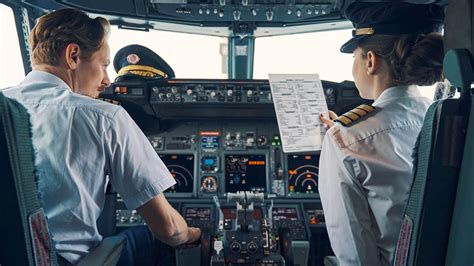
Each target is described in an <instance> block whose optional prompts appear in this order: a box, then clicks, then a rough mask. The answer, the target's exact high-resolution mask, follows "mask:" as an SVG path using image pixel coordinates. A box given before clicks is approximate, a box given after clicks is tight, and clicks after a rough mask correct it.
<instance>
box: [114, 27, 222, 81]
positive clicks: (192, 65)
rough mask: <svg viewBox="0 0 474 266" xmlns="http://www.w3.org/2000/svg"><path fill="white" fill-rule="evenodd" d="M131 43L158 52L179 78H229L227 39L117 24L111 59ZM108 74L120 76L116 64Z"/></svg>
mask: <svg viewBox="0 0 474 266" xmlns="http://www.w3.org/2000/svg"><path fill="white" fill-rule="evenodd" d="M129 44H140V45H143V46H146V47H148V48H150V49H151V50H153V51H155V52H156V53H157V54H158V55H160V56H161V57H162V58H163V59H164V60H165V61H166V62H167V63H168V64H169V65H170V66H171V67H172V68H173V70H174V72H175V74H176V78H227V59H225V58H226V57H227V39H226V38H222V37H213V36H204V35H197V34H185V33H177V32H166V31H156V30H152V31H150V32H144V31H135V30H124V29H118V28H117V27H116V26H113V27H112V30H111V33H110V37H109V46H110V59H111V62H113V58H114V56H115V54H116V53H117V51H118V50H120V48H122V47H124V46H127V45H129ZM108 73H109V77H110V78H111V79H112V80H113V79H114V78H115V77H116V76H117V74H116V73H115V70H114V67H113V65H112V64H111V65H110V67H109V68H108Z"/></svg>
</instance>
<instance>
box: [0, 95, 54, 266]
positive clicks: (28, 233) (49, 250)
mask: <svg viewBox="0 0 474 266" xmlns="http://www.w3.org/2000/svg"><path fill="white" fill-rule="evenodd" d="M0 147H1V149H0V172H1V173H2V175H1V179H2V181H1V184H2V185H1V186H0V217H2V219H0V231H1V232H2V237H1V238H0V247H2V248H0V264H1V265H56V264H57V262H56V255H55V253H54V251H53V247H52V245H51V237H50V235H49V230H48V224H47V222H46V218H45V216H44V213H43V209H42V208H41V204H40V201H39V197H38V188H37V183H36V178H35V173H34V153H33V148H32V144H31V133H30V123H29V116H28V113H27V111H26V109H25V108H24V107H23V106H22V105H20V104H19V103H18V102H16V101H15V100H12V99H8V98H6V97H4V95H3V94H2V93H1V92H0Z"/></svg>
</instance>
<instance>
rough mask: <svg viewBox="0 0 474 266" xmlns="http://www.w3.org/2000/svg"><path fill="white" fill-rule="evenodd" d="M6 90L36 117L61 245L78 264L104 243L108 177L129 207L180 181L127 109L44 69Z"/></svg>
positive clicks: (44, 182) (46, 201) (39, 156)
mask: <svg viewBox="0 0 474 266" xmlns="http://www.w3.org/2000/svg"><path fill="white" fill-rule="evenodd" d="M2 92H3V93H4V95H5V96H7V97H9V98H13V99H16V100H17V101H19V102H20V103H21V104H23V105H24V106H25V108H26V109H27V110H28V113H29V114H30V121H31V127H32V142H33V147H34V150H35V166H36V171H37V177H38V182H39V183H38V184H39V190H40V196H41V199H42V202H43V207H44V210H45V214H46V216H47V217H48V224H49V228H50V231H51V233H52V235H53V241H54V243H55V248H56V250H57V251H58V252H59V254H60V255H61V256H63V257H64V258H66V259H67V260H69V261H70V262H72V263H75V262H77V261H78V260H79V259H80V258H81V257H82V256H84V255H86V254H87V253H88V252H89V251H90V250H91V249H92V248H94V247H95V246H96V245H97V244H98V243H99V242H100V241H101V240H102V237H101V236H100V234H99V233H98V230H97V226H96V221H97V218H98V217H99V215H100V214H101V211H102V209H103V206H104V200H105V190H106V184H107V178H106V176H109V178H110V181H111V182H112V185H113V187H114V188H115V190H117V192H118V193H119V194H120V195H121V197H122V198H123V200H124V202H125V204H126V205H127V207H128V208H129V209H136V208H137V207H140V206H141V205H143V204H144V203H146V202H148V201H149V200H151V199H152V198H153V197H155V196H157V195H158V194H160V193H162V192H163V191H164V190H166V189H167V188H169V187H170V186H172V185H174V184H175V180H174V178H173V177H172V176H171V174H170V172H169V171H168V169H167V168H166V166H165V165H164V164H163V162H162V161H161V159H160V158H159V156H158V155H157V153H156V152H155V150H154V149H153V147H152V146H151V145H150V143H149V142H148V140H147V138H146V136H145V135H144V134H143V133H142V131H141V130H140V129H139V128H138V126H137V125H136V124H135V122H134V121H133V120H132V118H131V117H130V116H129V115H128V113H127V112H126V111H125V110H124V109H123V108H122V107H120V106H117V105H113V104H109V103H106V102H103V101H100V100H95V99H92V98H89V97H86V96H82V95H79V94H76V93H74V92H72V91H71V89H70V88H69V87H68V85H67V84H66V83H65V82H64V81H63V80H61V79H60V78H58V77H57V76H55V75H52V74H50V73H47V72H42V71H32V72H30V73H29V74H28V75H27V77H26V78H25V80H24V81H23V82H22V83H21V84H20V85H18V86H15V87H11V88H8V89H5V90H2Z"/></svg>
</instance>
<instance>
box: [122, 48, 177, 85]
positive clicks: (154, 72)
mask: <svg viewBox="0 0 474 266" xmlns="http://www.w3.org/2000/svg"><path fill="white" fill-rule="evenodd" d="M114 68H115V71H116V72H117V74H118V75H117V78H115V81H116V82H118V81H122V80H127V79H136V78H145V79H169V78H174V71H173V69H172V68H171V67H170V66H169V65H168V63H166V61H165V60H163V58H161V57H160V56H159V55H157V54H156V53H155V52H153V51H152V50H150V49H148V48H146V47H145V46H141V45H138V44H132V45H128V46H125V47H123V48H122V49H120V50H119V51H118V52H117V54H116V55H115V57H114Z"/></svg>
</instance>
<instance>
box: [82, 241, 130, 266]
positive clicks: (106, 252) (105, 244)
mask: <svg viewBox="0 0 474 266" xmlns="http://www.w3.org/2000/svg"><path fill="white" fill-rule="evenodd" d="M125 243H126V239H125V237H123V236H110V237H106V238H104V239H102V241H101V242H100V244H99V245H98V246H97V247H96V248H94V250H92V252H90V253H89V254H88V255H87V256H85V257H84V258H83V259H82V260H81V261H79V264H78V265H79V266H85V265H115V264H117V261H118V260H119V258H120V255H121V254H122V248H123V246H124V245H125Z"/></svg>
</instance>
